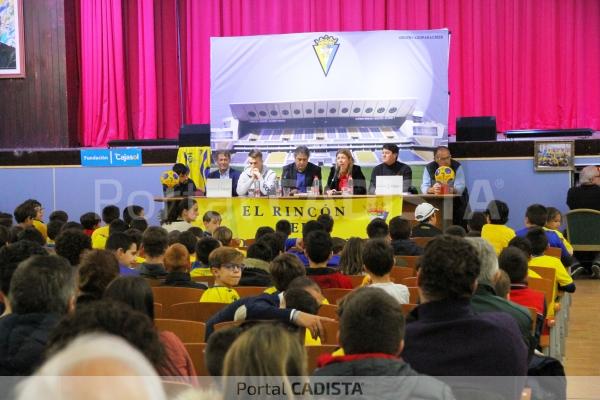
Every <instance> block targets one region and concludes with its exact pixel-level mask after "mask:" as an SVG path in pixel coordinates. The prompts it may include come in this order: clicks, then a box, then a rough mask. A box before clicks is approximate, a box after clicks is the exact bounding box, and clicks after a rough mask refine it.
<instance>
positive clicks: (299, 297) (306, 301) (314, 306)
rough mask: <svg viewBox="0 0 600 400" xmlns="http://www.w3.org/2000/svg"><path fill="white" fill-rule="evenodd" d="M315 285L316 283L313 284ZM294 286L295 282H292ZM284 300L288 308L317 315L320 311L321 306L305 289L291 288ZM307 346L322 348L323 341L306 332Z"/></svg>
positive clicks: (284, 294)
mask: <svg viewBox="0 0 600 400" xmlns="http://www.w3.org/2000/svg"><path fill="white" fill-rule="evenodd" d="M300 279H302V278H300ZM313 283H314V282H313ZM292 284H293V281H292ZM283 299H284V302H285V307H286V308H293V309H294V310H298V311H302V312H305V313H308V314H314V315H316V314H317V312H318V311H319V307H320V304H319V302H318V301H317V299H315V297H314V296H313V295H312V294H311V293H309V292H308V291H307V290H305V289H304V288H300V287H291V285H290V287H289V288H288V289H287V290H286V291H285V292H284V293H283ZM304 345H305V346H320V345H321V339H320V338H318V337H317V338H314V339H313V337H312V335H311V334H310V332H308V331H305V337H304Z"/></svg>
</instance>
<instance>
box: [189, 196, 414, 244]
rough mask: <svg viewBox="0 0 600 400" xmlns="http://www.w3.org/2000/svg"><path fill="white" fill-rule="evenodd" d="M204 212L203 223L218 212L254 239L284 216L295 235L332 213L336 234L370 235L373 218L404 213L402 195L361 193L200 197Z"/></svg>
mask: <svg viewBox="0 0 600 400" xmlns="http://www.w3.org/2000/svg"><path fill="white" fill-rule="evenodd" d="M196 200H197V202H198V207H199V209H200V215H199V217H198V219H197V220H196V221H195V222H196V224H195V225H198V226H202V215H203V214H204V213H205V212H206V211H216V212H218V213H219V214H221V216H222V217H223V222H222V225H224V226H227V227H228V228H230V229H231V230H232V231H233V234H234V236H235V237H237V238H241V239H250V238H254V234H255V233H256V229H257V228H258V227H260V226H270V227H272V228H273V229H275V224H276V223H277V221H279V220H280V219H287V220H288V221H290V223H291V224H292V236H293V237H301V236H302V224H303V223H305V222H307V221H310V220H314V219H316V218H317V217H318V216H319V215H321V214H329V215H331V216H332V217H333V220H334V221H335V223H334V226H333V233H332V236H337V237H341V238H349V237H352V236H357V237H367V225H368V224H369V222H371V220H372V219H373V218H377V217H380V218H384V219H386V220H388V221H389V220H390V219H391V218H393V217H395V216H398V215H401V214H402V197H401V196H360V197H327V198H316V199H314V198H313V199H311V198H269V197H259V198H247V197H233V198H227V199H222V198H212V199H211V198H206V197H198V198H196Z"/></svg>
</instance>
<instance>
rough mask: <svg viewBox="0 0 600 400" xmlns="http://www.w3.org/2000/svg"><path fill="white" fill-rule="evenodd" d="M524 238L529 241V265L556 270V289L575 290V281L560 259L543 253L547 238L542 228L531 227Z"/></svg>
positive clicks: (546, 245)
mask: <svg viewBox="0 0 600 400" xmlns="http://www.w3.org/2000/svg"><path fill="white" fill-rule="evenodd" d="M526 238H527V239H528V240H529V241H530V242H531V253H532V257H531V260H529V266H530V267H544V268H552V269H554V270H556V284H557V287H558V289H560V290H564V291H565V292H569V293H573V292H574V291H575V283H574V282H573V278H571V275H569V272H568V271H567V269H566V268H565V266H564V265H563V264H562V262H561V261H560V259H559V258H556V257H552V256H546V255H544V251H545V250H546V249H547V248H548V238H547V237H546V233H545V232H544V230H543V229H542V228H532V229H530V230H529V232H527V236H526Z"/></svg>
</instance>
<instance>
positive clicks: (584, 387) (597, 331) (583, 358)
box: [563, 279, 600, 399]
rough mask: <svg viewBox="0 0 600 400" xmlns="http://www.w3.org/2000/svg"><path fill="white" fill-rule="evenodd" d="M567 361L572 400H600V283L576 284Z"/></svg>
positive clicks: (568, 337)
mask: <svg viewBox="0 0 600 400" xmlns="http://www.w3.org/2000/svg"><path fill="white" fill-rule="evenodd" d="M575 284H576V285H577V291H576V292H575V293H574V294H573V297H572V299H573V302H572V305H571V318H570V320H569V335H568V336H567V342H566V356H565V359H564V360H563V361H564V366H565V370H566V373H567V377H568V381H567V382H568V386H567V393H568V398H569V399H600V280H590V279H581V280H577V281H575Z"/></svg>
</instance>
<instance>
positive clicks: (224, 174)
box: [208, 150, 240, 197]
mask: <svg viewBox="0 0 600 400" xmlns="http://www.w3.org/2000/svg"><path fill="white" fill-rule="evenodd" d="M215 160H216V161H217V166H218V167H219V168H218V169H217V170H216V171H213V172H211V173H210V174H208V178H209V179H231V195H232V196H233V197H237V195H238V194H237V191H236V188H237V184H238V180H239V179H240V171H238V170H237V169H233V168H231V167H230V166H229V164H230V163H231V153H230V152H229V151H228V150H221V151H217V153H216V158H215Z"/></svg>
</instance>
